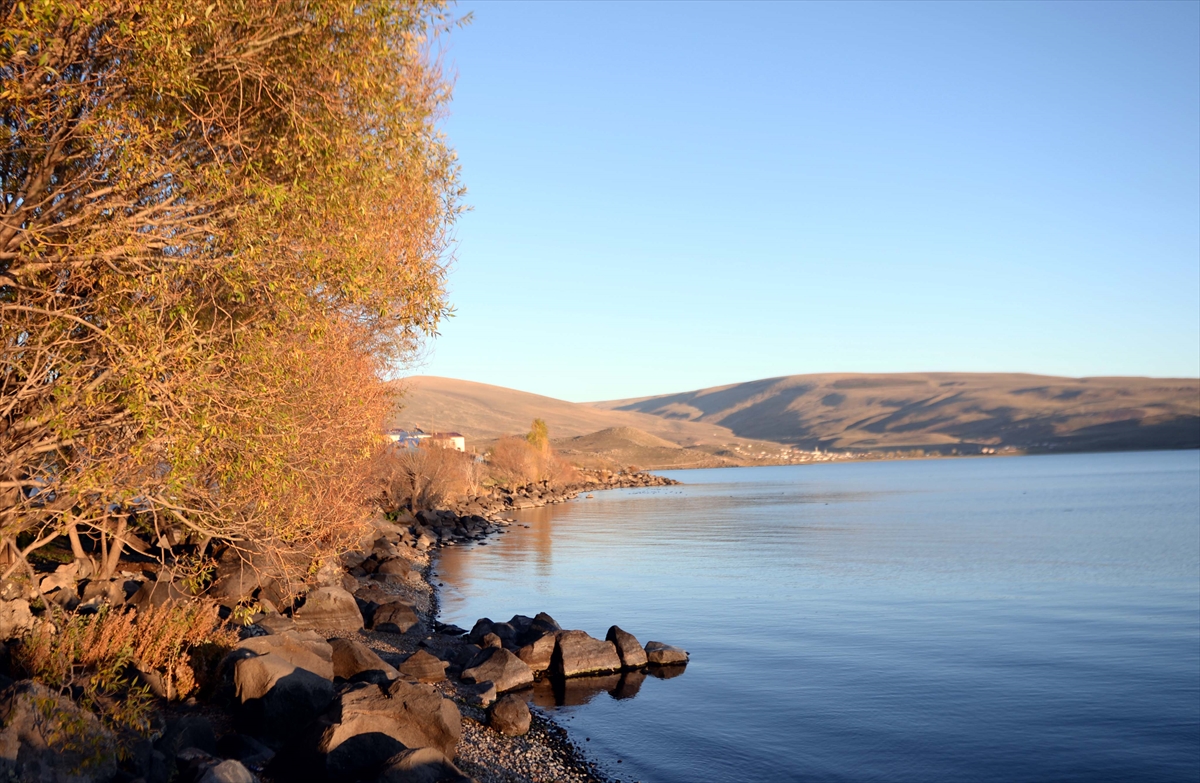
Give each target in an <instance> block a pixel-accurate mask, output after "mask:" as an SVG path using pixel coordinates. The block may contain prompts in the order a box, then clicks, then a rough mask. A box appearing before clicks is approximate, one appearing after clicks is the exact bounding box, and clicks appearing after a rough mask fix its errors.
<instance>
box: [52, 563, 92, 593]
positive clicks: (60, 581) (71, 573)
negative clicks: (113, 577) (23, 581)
mask: <svg viewBox="0 0 1200 783" xmlns="http://www.w3.org/2000/svg"><path fill="white" fill-rule="evenodd" d="M81 563H85V565H84V566H83V569H82V571H83V572H82V573H81V569H80V564H81ZM86 563H87V561H80V560H72V561H71V562H70V563H65V564H63V565H60V566H59V567H58V568H55V569H54V573H52V574H50V575H49V576H46V577H43V578H42V583H41V584H40V585H39V587H40V588H41V591H42V593H43V594H45V593H51V592H53V591H55V590H67V591H68V592H74V591H75V582H76V581H77V580H79V579H81V578H83V577H85V576H87V573H86V571H89V570H90V569H91V567H90V565H86Z"/></svg>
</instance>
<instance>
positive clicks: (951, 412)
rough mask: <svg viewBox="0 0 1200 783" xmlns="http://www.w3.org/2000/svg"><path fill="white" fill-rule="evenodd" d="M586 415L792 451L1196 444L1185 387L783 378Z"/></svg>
mask: <svg viewBox="0 0 1200 783" xmlns="http://www.w3.org/2000/svg"><path fill="white" fill-rule="evenodd" d="M593 406H594V407H596V408H598V409H602V410H612V411H621V412H627V413H641V414H650V415H653V416H657V417H660V418H662V419H664V420H667V421H681V422H682V421H686V422H698V423H705V424H714V425H721V426H724V427H728V428H729V429H730V430H731V431H732V432H733V433H734V434H736V435H739V436H741V437H743V438H756V439H762V440H773V441H777V442H780V443H788V444H792V445H795V446H799V447H802V448H812V447H814V446H819V447H821V448H822V449H827V448H832V449H911V448H927V449H928V448H935V449H939V450H948V449H949V448H951V447H956V446H960V445H961V446H968V447H972V448H973V447H977V446H999V447H1003V446H1011V447H1014V448H1018V449H1023V450H1034V451H1039V450H1048V449H1059V450H1062V449H1069V450H1092V449H1148V448H1197V447H1200V380H1197V379H1192V378H1183V379H1159V378H1057V377H1050V376H1039V375H1023V374H991V373H987V374H985V373H904V374H888V375H860V374H836V375H835V374H829V375H792V376H787V377H782V378H767V379H763V380H758V381H751V382H748V383H739V384H733V385H730V386H719V387H714V388H709V389H699V390H697V391H691V392H684V393H682V394H670V395H663V396H658V397H645V398H638V399H629V400H613V401H609V402H599V403H593Z"/></svg>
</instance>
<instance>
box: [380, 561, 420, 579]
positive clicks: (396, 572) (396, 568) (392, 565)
mask: <svg viewBox="0 0 1200 783" xmlns="http://www.w3.org/2000/svg"><path fill="white" fill-rule="evenodd" d="M412 570H413V569H412V567H411V566H410V565H409V563H408V561H407V560H405V559H404V558H402V557H393V558H392V559H391V560H385V561H383V563H382V564H381V565H380V566H379V568H377V569H376V570H375V573H377V574H391V575H392V576H400V577H405V576H408V575H409V573H410V572H412Z"/></svg>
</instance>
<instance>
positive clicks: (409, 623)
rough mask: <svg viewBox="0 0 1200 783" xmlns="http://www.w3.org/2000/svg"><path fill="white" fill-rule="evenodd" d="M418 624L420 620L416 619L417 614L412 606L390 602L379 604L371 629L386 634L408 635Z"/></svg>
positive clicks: (399, 602)
mask: <svg viewBox="0 0 1200 783" xmlns="http://www.w3.org/2000/svg"><path fill="white" fill-rule="evenodd" d="M420 622H421V619H420V618H419V617H417V612H416V610H415V609H413V608H412V606H410V605H409V604H406V603H404V602H403V601H391V602H390V603H386V604H381V605H380V607H379V608H378V609H376V610H375V615H374V617H373V619H372V620H371V629H372V630H375V631H384V632H386V633H408V631H409V630H411V629H412V628H414V627H415V626H416V625H417V624H418V623H420Z"/></svg>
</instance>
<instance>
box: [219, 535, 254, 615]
mask: <svg viewBox="0 0 1200 783" xmlns="http://www.w3.org/2000/svg"><path fill="white" fill-rule="evenodd" d="M253 560H254V557H253V556H252V555H251V554H250V553H248V552H239V551H238V550H237V549H234V548H233V547H228V548H226V550H225V551H224V552H222V553H221V557H220V558H218V560H217V575H216V578H215V579H214V580H213V583H212V586H211V587H210V588H209V589H208V592H209V595H211V596H212V597H213V598H215V599H216V600H217V602H218V603H221V604H224V605H226V606H233V605H235V604H237V603H239V602H240V601H244V600H246V599H247V598H249V597H250V596H251V595H253V593H254V591H255V590H257V589H258V588H259V587H260V586H261V581H262V572H261V570H260V569H259V567H258V566H257V565H256V564H255V563H254V562H253Z"/></svg>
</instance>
